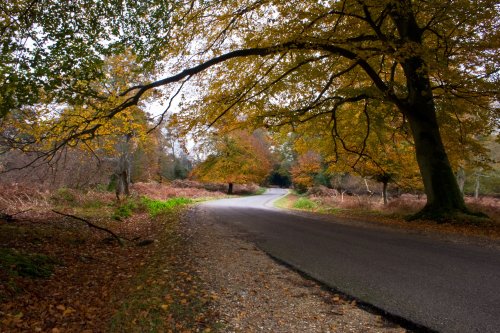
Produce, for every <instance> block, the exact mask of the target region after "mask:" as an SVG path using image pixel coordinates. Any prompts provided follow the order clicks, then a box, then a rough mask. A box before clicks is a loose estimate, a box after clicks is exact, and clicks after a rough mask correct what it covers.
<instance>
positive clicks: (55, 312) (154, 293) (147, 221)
mask: <svg viewBox="0 0 500 333" xmlns="http://www.w3.org/2000/svg"><path fill="white" fill-rule="evenodd" d="M133 192H134V195H133V196H132V198H130V199H128V200H124V201H122V202H120V203H117V202H116V201H115V199H114V196H113V194H111V193H109V192H98V191H91V192H87V193H83V192H81V191H74V190H68V189H61V190H58V191H54V192H43V191H33V190H32V189H22V188H15V187H9V188H3V189H2V191H0V193H1V194H0V214H1V215H0V332H52V333H57V332H87V333H89V332H265V331H272V332H305V331H307V332H403V331H405V330H404V329H403V328H401V327H399V326H398V325H396V324H394V323H392V322H390V321H389V320H387V319H385V318H384V317H383V316H380V314H374V313H371V312H369V311H366V309H363V308H360V307H359V306H358V305H357V304H355V302H353V301H352V300H350V299H349V298H348V297H344V296H342V295H338V294H335V293H333V292H331V291H329V290H327V289H325V288H323V287H322V286H321V285H319V284H317V283H315V282H314V281H311V280H309V279H308V278H306V277H304V276H301V275H300V274H298V273H296V272H294V271H292V270H290V269H289V268H287V267H285V266H283V265H281V264H280V263H277V262H276V261H274V260H273V259H271V258H269V257H268V256H267V255H265V254H264V253H263V252H261V251H260V250H258V249H257V248H255V247H254V246H253V245H252V244H250V243H248V242H245V241H244V240H242V239H241V238H240V237H238V235H235V234H233V233H232V232H231V231H229V230H227V229H224V228H222V227H220V226H217V225H215V224H214V223H212V222H211V221H209V220H203V221H191V220H190V216H191V215H190V209H196V208H190V209H186V208H187V207H189V206H192V205H191V204H192V203H196V202H198V201H203V200H208V199H212V198H221V197H225V194H223V193H221V192H207V191H205V190H202V189H192V188H171V187H166V186H163V185H158V184H157V185H153V184H137V185H136V186H135V187H133ZM145 197H147V199H145ZM179 198H181V199H179ZM287 200H289V199H287ZM54 210H55V211H57V212H61V213H63V214H66V216H64V215H61V214H58V213H55V212H54ZM69 215H73V216H76V217H78V218H81V219H82V220H78V219H76V218H74V217H71V216H69ZM85 221H87V222H90V223H91V224H93V225H94V227H92V226H89V225H88V223H87V222H85ZM198 222H199V223H198ZM95 226H98V227H102V228H105V229H108V230H109V231H112V232H113V233H114V234H115V235H118V236H119V238H120V241H121V242H122V243H123V244H121V245H120V244H119V242H118V241H117V240H116V238H114V237H113V235H112V234H110V233H109V232H107V231H105V230H102V229H97V228H95ZM221 240H223V241H221Z"/></svg>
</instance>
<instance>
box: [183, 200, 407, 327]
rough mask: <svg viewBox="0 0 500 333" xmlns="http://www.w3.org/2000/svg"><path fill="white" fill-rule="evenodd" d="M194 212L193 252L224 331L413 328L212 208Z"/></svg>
mask: <svg viewBox="0 0 500 333" xmlns="http://www.w3.org/2000/svg"><path fill="white" fill-rule="evenodd" d="M188 215H189V216H190V218H189V220H190V221H192V222H190V223H188V226H189V228H190V230H189V233H190V234H191V237H192V242H191V244H192V248H191V249H190V252H191V255H192V256H193V257H194V262H195V263H196V266H197V267H196V269H197V274H199V276H200V278H201V279H202V281H204V283H205V284H206V286H205V287H206V288H207V289H208V290H209V291H210V292H211V294H212V295H213V296H212V298H213V302H212V303H211V304H212V305H211V306H212V307H213V311H214V312H215V313H217V317H218V318H217V325H216V326H217V328H218V330H219V331H220V332H276V333H278V332H287V333H291V332H384V333H389V332H390V333H396V332H398V333H399V332H407V331H406V330H405V329H404V328H402V327H400V326H398V325H396V324H394V323H392V322H390V321H389V320H387V319H386V318H384V317H382V316H380V315H377V314H374V313H370V312H367V311H365V310H363V309H361V308H359V307H358V306H357V304H356V302H355V301H350V300H348V299H346V298H344V297H343V296H342V295H338V294H335V293H334V292H332V291H330V290H327V289H326V288H324V287H323V286H322V285H320V284H319V283H317V282H315V281H313V280H310V279H308V278H307V277H304V276H302V275H301V274H299V273H298V272H296V271H294V270H292V269H290V268H288V267H286V266H284V265H282V264H280V263H278V262H277V261H275V260H273V259H272V258H270V257H269V256H268V255H267V254H266V253H264V252H263V251H261V250H260V249H258V248H257V247H256V246H255V245H254V244H253V243H250V242H248V241H246V240H245V239H244V235H241V234H239V233H238V232H237V231H235V230H232V229H230V228H229V227H228V226H224V225H221V224H217V223H216V221H215V220H214V218H213V216H211V214H210V211H209V210H208V209H207V208H205V207H203V206H197V207H195V208H193V210H192V211H191V212H190V214H188ZM195 217H196V218H195ZM195 221H196V222H195Z"/></svg>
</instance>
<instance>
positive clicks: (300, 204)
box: [293, 198, 318, 209]
mask: <svg viewBox="0 0 500 333" xmlns="http://www.w3.org/2000/svg"><path fill="white" fill-rule="evenodd" d="M317 206H318V205H317V204H316V203H315V202H314V201H312V200H309V199H307V198H299V199H297V201H295V203H294V204H293V208H298V209H314V208H316V207H317Z"/></svg>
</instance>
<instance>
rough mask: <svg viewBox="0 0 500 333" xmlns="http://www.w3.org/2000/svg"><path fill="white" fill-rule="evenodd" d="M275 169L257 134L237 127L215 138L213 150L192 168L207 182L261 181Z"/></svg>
mask: <svg viewBox="0 0 500 333" xmlns="http://www.w3.org/2000/svg"><path fill="white" fill-rule="evenodd" d="M271 169H272V164H271V156H270V153H269V151H268V149H267V147H266V146H265V145H264V144H263V143H262V141H260V140H258V139H257V138H256V137H255V136H254V135H252V134H250V133H248V132H246V131H242V130H237V131H234V132H232V133H229V134H227V135H224V136H223V137H222V138H216V139H215V143H214V152H213V153H212V154H210V155H209V156H207V158H206V159H205V161H203V162H202V163H200V164H199V165H197V166H196V167H195V168H194V170H193V171H192V177H193V178H195V179H199V180H201V181H204V182H221V183H227V184H228V191H227V193H228V194H232V193H233V184H246V183H260V182H262V181H263V180H264V179H265V178H266V177H267V176H268V175H269V172H270V171H271Z"/></svg>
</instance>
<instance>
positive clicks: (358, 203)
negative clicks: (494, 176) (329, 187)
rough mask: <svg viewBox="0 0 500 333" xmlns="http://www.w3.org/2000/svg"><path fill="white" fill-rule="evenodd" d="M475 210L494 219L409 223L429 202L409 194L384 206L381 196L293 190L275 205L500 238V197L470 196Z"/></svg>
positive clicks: (400, 226) (423, 229)
mask: <svg viewBox="0 0 500 333" xmlns="http://www.w3.org/2000/svg"><path fill="white" fill-rule="evenodd" d="M467 201H468V202H467V204H468V206H469V207H471V209H473V210H477V211H482V212H484V213H486V214H487V215H488V216H489V217H490V218H489V219H485V218H475V217H471V216H469V215H467V216H464V217H463V218H462V219H458V218H460V216H458V217H457V220H454V221H450V222H448V223H436V222H435V221H422V220H419V221H418V222H413V223H409V222H408V221H407V220H406V217H407V216H409V215H410V214H414V213H416V212H418V211H419V210H420V209H421V208H422V207H423V205H424V204H425V199H424V198H418V197H411V198H409V197H408V196H406V197H402V198H398V199H393V200H391V201H389V204H387V205H383V204H382V201H381V198H379V197H368V196H344V197H343V198H342V197H340V196H337V197H334V196H328V197H324V196H312V197H305V196H302V195H298V194H297V193H291V194H289V195H287V196H285V197H283V198H281V199H279V200H277V201H275V203H274V205H275V206H276V207H279V208H284V209H298V210H308V211H314V212H316V213H320V214H327V215H333V216H337V217H340V218H342V219H344V220H345V221H348V220H351V219H353V220H363V221H365V222H369V223H376V224H383V225H387V226H391V227H394V228H398V229H408V230H418V231H421V232H426V233H442V234H458V235H463V236H479V237H486V238H490V239H500V214H499V209H498V199H492V198H482V199H480V200H472V199H470V198H468V199H467Z"/></svg>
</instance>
